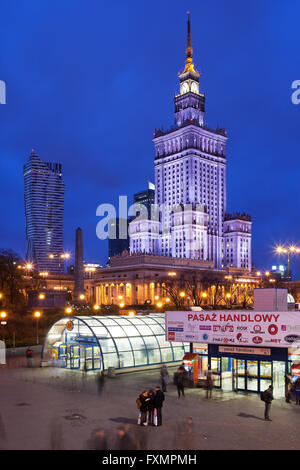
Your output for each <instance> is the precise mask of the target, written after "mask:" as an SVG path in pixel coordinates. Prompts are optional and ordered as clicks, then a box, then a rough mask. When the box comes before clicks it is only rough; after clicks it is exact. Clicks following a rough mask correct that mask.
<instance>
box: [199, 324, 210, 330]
mask: <svg viewBox="0 0 300 470" xmlns="http://www.w3.org/2000/svg"><path fill="white" fill-rule="evenodd" d="M199 330H211V326H208V325H200V326H199Z"/></svg>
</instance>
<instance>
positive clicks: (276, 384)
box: [272, 361, 285, 398]
mask: <svg viewBox="0 0 300 470" xmlns="http://www.w3.org/2000/svg"><path fill="white" fill-rule="evenodd" d="M272 375H273V395H274V398H282V397H284V396H285V378H284V376H285V362H284V361H273V374H272Z"/></svg>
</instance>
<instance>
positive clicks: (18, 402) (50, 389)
mask: <svg viewBox="0 0 300 470" xmlns="http://www.w3.org/2000/svg"><path fill="white" fill-rule="evenodd" d="M173 370H175V369H170V372H173ZM0 381H1V401H0V403H1V409H0V449H3V450H4V449H7V450H12V449H19V450H22V449H34V450H35V449H45V450H47V449H50V450H51V449H53V450H54V449H63V450H76V449H77V450H82V449H88V448H91V445H92V444H91V438H92V436H93V433H94V432H95V430H97V429H100V428H102V429H104V430H105V435H106V437H107V439H108V442H109V446H110V447H109V448H112V449H116V448H118V447H117V446H118V442H117V440H116V434H117V429H118V428H119V427H120V426H122V425H125V427H126V428H127V429H128V432H129V434H130V435H131V436H132V438H133V441H134V442H135V441H138V442H139V444H138V445H139V448H142V449H144V450H170V449H178V450H179V449H182V450H185V449H200V450H201V449H203V450H212V449H299V448H300V439H299V430H300V406H296V405H295V404H294V403H293V404H287V403H285V401H284V400H275V401H274V402H273V404H272V409H271V418H272V420H273V421H272V422H266V421H264V419H263V413H264V403H263V402H262V401H261V400H260V398H259V396H258V395H251V394H250V395H244V394H235V393H232V392H221V391H214V392H213V397H212V399H211V400H207V399H206V397H205V391H204V390H203V389H198V388H194V389H191V388H188V389H186V397H185V399H183V398H180V399H179V398H178V396H177V390H176V388H175V386H174V385H173V384H169V386H168V392H167V393H166V400H165V402H164V406H163V426H161V427H158V428H156V427H150V426H148V427H140V426H137V424H136V419H137V415H138V410H137V407H136V398H137V395H138V394H139V393H140V392H141V391H142V390H144V389H151V388H154V387H155V385H157V384H158V383H159V370H158V369H156V370H148V371H139V372H133V373H126V374H119V375H117V376H115V377H112V378H108V377H106V378H105V383H104V386H103V389H102V392H101V393H99V390H98V388H97V384H96V380H95V375H93V374H88V375H87V376H85V375H84V374H82V373H81V372H79V371H70V370H64V369H57V368H40V367H35V368H33V369H30V368H27V367H26V364H25V363H24V360H23V359H22V358H15V360H12V359H10V360H9V362H8V365H7V366H2V368H1V370H0ZM190 417H192V419H193V421H192V423H191V422H188V419H189V418H190Z"/></svg>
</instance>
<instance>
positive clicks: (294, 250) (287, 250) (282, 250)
mask: <svg viewBox="0 0 300 470" xmlns="http://www.w3.org/2000/svg"><path fill="white" fill-rule="evenodd" d="M275 252H276V253H277V254H278V255H281V254H284V255H287V265H288V272H287V279H288V281H289V280H290V255H292V254H294V255H295V254H299V253H300V248H299V247H297V246H295V245H290V246H288V247H285V246H281V245H279V246H277V247H276V248H275Z"/></svg>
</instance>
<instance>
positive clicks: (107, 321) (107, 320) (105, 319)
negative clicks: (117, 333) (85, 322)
mask: <svg viewBox="0 0 300 470" xmlns="http://www.w3.org/2000/svg"><path fill="white" fill-rule="evenodd" d="M99 321H100V323H98V325H101V323H103V325H105V326H108V325H110V326H115V325H117V322H116V321H115V320H113V319H112V318H109V317H101V320H99Z"/></svg>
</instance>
